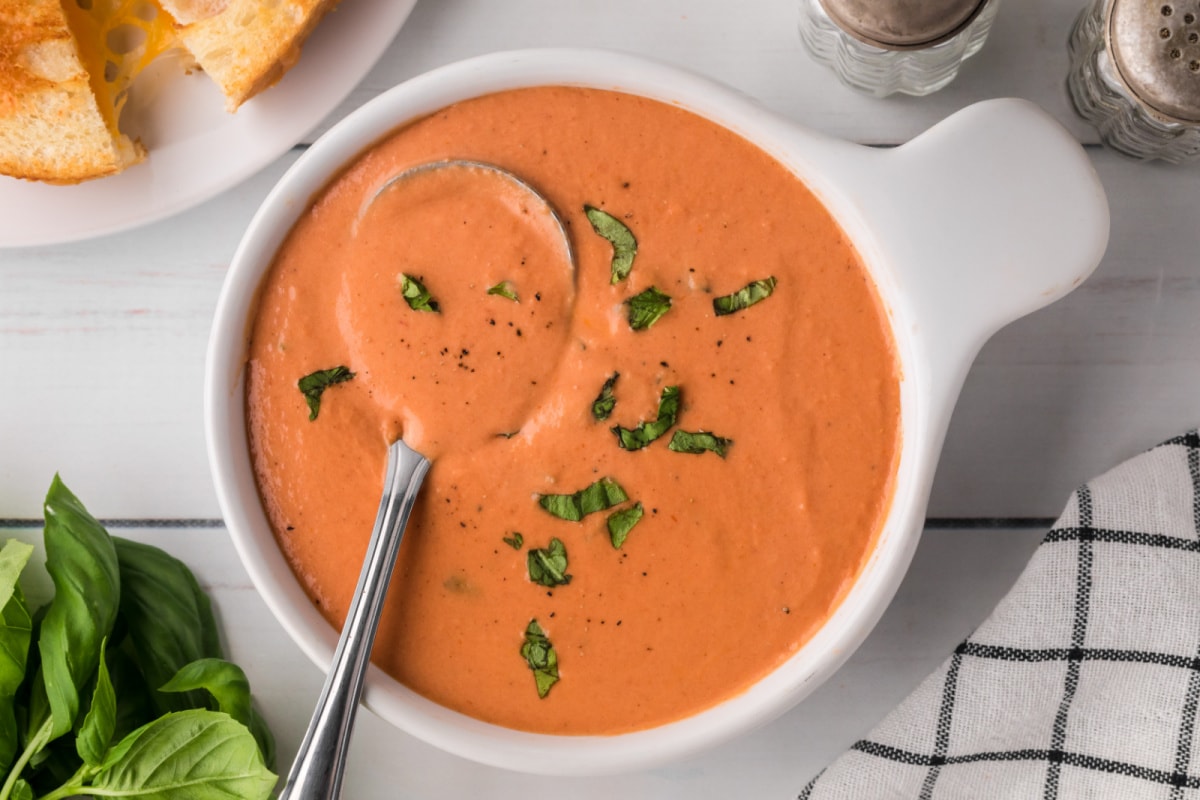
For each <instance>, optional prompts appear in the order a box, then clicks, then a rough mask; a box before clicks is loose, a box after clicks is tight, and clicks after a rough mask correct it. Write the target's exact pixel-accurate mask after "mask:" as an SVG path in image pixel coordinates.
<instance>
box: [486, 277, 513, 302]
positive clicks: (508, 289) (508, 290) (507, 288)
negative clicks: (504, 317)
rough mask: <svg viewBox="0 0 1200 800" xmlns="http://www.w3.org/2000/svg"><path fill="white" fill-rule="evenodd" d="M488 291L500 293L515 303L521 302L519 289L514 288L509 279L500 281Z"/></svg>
mask: <svg viewBox="0 0 1200 800" xmlns="http://www.w3.org/2000/svg"><path fill="white" fill-rule="evenodd" d="M487 293H488V294H498V295H500V296H501V297H507V298H508V299H509V300H512V301H513V302H514V303H519V302H521V301H520V300H518V299H517V290H516V289H514V288H512V284H511V283H509V282H508V281H500V282H499V283H497V284H496V285H495V286H493V287H491V288H490V289H488V290H487Z"/></svg>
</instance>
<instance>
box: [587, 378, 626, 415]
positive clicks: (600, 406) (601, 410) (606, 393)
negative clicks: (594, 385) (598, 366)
mask: <svg viewBox="0 0 1200 800" xmlns="http://www.w3.org/2000/svg"><path fill="white" fill-rule="evenodd" d="M619 377H621V373H619V372H614V373H613V374H612V376H611V377H610V378H609V379H608V380H606V381H605V382H604V385H603V386H601V387H600V394H598V395H596V399H595V400H593V401H592V418H593V419H595V420H596V421H597V422H603V421H604V420H606V419H608V417H609V415H610V414H612V412H613V408H614V407H615V406H616V405H617V398H616V397H615V396H614V395H613V386H615V385H616V383H617V378H619Z"/></svg>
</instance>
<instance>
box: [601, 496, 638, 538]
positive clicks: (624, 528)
mask: <svg viewBox="0 0 1200 800" xmlns="http://www.w3.org/2000/svg"><path fill="white" fill-rule="evenodd" d="M645 513H646V512H645V510H644V509H643V508H642V504H641V502H640V501H639V502H637V503H634V504H633V505H631V506H630V507H629V508H622V509H620V510H618V511H614V512H613V513H611V514H609V515H608V520H606V522H607V524H608V539H609V541H611V542H612V546H613V547H614V548H619V547H620V546H621V545H623V544H625V539H626V538H627V537H628V536H629V532H630V531H631V530H633V527H634V526H635V525H637V524H638V523H639V522H641V521H642V517H643V516H644V515H645Z"/></svg>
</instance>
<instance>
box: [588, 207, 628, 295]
mask: <svg viewBox="0 0 1200 800" xmlns="http://www.w3.org/2000/svg"><path fill="white" fill-rule="evenodd" d="M583 213H584V214H587V218H588V222H590V223H592V230H594V231H595V232H596V233H598V234H600V235H601V236H603V237H604V238H605V239H607V240H608V241H609V244H611V245H612V248H613V256H612V263H611V264H610V267H609V268H610V270H611V272H612V279H611V281H610V283H617V282H618V281H622V280H624V279H625V278H628V277H629V273H630V271H631V270H632V269H633V257H634V256H636V255H637V239H635V238H634V236H633V231H631V230H629V228H628V227H626V226H625V223H623V222H621V220H619V219H617V218H616V217H614V216H613V215H612V214H609V213H608V212H607V211H601V210H600V209H598V208H594V207H593V206H584V207H583Z"/></svg>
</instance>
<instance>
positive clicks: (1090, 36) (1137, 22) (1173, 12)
mask: <svg viewBox="0 0 1200 800" xmlns="http://www.w3.org/2000/svg"><path fill="white" fill-rule="evenodd" d="M1069 49H1070V54H1071V66H1070V71H1069V73H1068V76H1067V88H1068V90H1069V91H1070V93H1071V101H1072V102H1073V103H1074V104H1075V109H1076V110H1077V111H1078V112H1079V114H1080V116H1082V117H1083V118H1084V119H1086V120H1087V121H1088V122H1090V123H1092V125H1094V126H1096V129H1097V130H1099V132H1100V138H1101V139H1102V140H1103V141H1104V143H1105V144H1107V145H1109V146H1110V147H1113V148H1114V149H1116V150H1119V151H1121V152H1122V153H1125V154H1126V155H1130V156H1133V157H1135V158H1146V159H1149V158H1160V159H1163V160H1164V161H1169V162H1171V163H1173V164H1179V163H1183V162H1185V161H1190V160H1192V159H1195V158H1196V157H1197V156H1200V0H1158V2H1154V1H1153V0H1094V2H1093V3H1092V4H1091V5H1090V6H1089V7H1088V8H1086V9H1085V10H1084V11H1083V13H1081V14H1080V15H1079V19H1078V20H1077V21H1076V23H1075V27H1074V29H1073V30H1072V31H1071V38H1070V42H1069Z"/></svg>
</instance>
